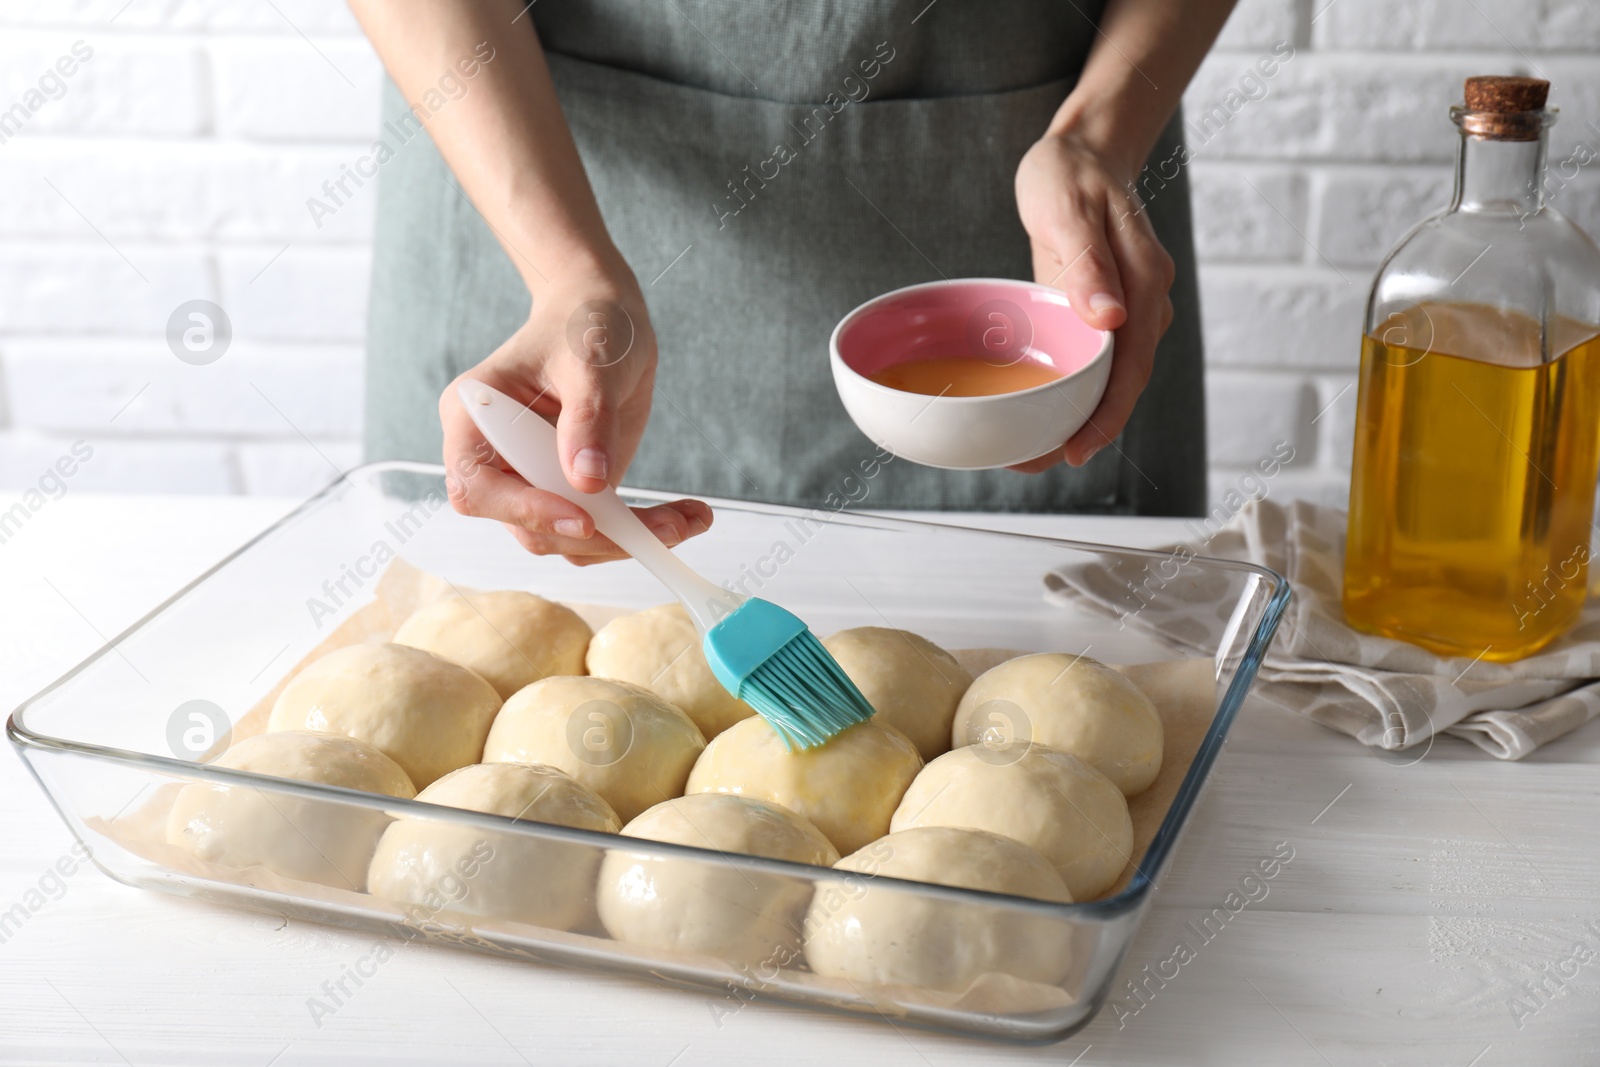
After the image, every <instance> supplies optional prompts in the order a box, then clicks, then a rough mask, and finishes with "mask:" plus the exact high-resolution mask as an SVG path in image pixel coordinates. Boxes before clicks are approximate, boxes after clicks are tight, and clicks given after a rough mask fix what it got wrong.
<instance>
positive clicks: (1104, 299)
mask: <svg viewBox="0 0 1600 1067" xmlns="http://www.w3.org/2000/svg"><path fill="white" fill-rule="evenodd" d="M1121 307H1122V301H1120V300H1118V299H1117V298H1116V297H1114V296H1112V295H1111V294H1110V293H1095V294H1094V295H1093V296H1091V297H1090V298H1089V310H1090V311H1093V312H1095V313H1097V314H1098V313H1099V312H1102V311H1115V310H1117V309H1118V308H1121Z"/></svg>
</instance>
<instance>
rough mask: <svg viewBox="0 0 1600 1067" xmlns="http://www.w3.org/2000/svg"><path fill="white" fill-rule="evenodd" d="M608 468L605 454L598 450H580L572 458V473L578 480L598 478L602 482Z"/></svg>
mask: <svg viewBox="0 0 1600 1067" xmlns="http://www.w3.org/2000/svg"><path fill="white" fill-rule="evenodd" d="M609 467H610V464H609V463H607V462H606V454H605V453H604V452H602V451H600V450H599V449H598V448H580V449H578V454H577V455H575V456H573V457H572V473H573V474H576V475H577V476H578V477H580V478H598V479H600V480H601V481H604V480H605V477H606V470H607V469H608V468H609Z"/></svg>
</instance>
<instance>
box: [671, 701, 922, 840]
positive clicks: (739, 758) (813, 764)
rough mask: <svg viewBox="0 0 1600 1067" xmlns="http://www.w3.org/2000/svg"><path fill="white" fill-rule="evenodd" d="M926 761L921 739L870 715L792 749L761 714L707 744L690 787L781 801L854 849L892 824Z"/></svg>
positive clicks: (880, 833) (703, 791) (694, 789)
mask: <svg viewBox="0 0 1600 1067" xmlns="http://www.w3.org/2000/svg"><path fill="white" fill-rule="evenodd" d="M921 769H922V757H921V756H918V755H917V746H915V745H913V744H912V743H911V742H910V741H909V740H907V739H906V736H905V735H904V734H902V733H900V732H899V731H898V730H894V729H892V728H890V727H887V726H879V725H878V724H877V723H875V722H872V721H870V720H869V721H867V722H863V723H857V724H856V725H855V726H852V727H850V728H849V729H848V730H845V731H844V732H843V733H841V734H839V735H838V736H836V737H834V738H832V739H831V740H830V741H828V742H827V743H826V744H824V745H821V746H819V747H817V748H811V749H796V750H795V751H793V752H790V751H789V750H788V749H786V748H784V747H783V741H782V740H781V739H779V737H778V734H777V732H776V731H775V730H773V728H772V727H771V726H770V725H768V723H767V720H765V719H763V718H761V717H760V716H757V717H755V718H753V719H745V720H744V721H743V722H739V723H735V724H734V725H733V726H731V727H729V728H728V729H727V730H725V731H723V732H722V734H721V735H719V736H718V737H717V738H716V740H714V741H712V742H711V744H710V745H708V746H706V751H705V755H703V756H701V757H700V761H699V762H698V763H696V764H695V765H694V773H693V774H691V775H689V785H688V788H687V790H686V791H687V792H690V793H737V794H740V795H742V796H747V797H759V798H760V799H762V800H770V801H772V802H773V803H774V804H781V805H783V806H784V807H786V808H788V809H789V810H790V811H792V812H795V813H796V814H798V815H802V816H804V817H805V818H807V819H810V820H811V822H813V823H814V824H815V825H816V827H817V829H819V830H821V831H822V832H823V833H824V834H826V835H828V840H829V841H832V842H833V844H834V847H835V848H837V849H838V850H839V851H840V852H841V853H848V852H854V851H855V850H856V849H858V848H860V847H861V846H862V845H865V844H866V843H867V842H868V841H871V840H873V839H874V838H878V837H882V836H883V835H884V834H886V833H888V832H889V816H890V815H892V814H893V813H894V806H895V805H896V804H898V803H899V802H900V797H901V796H902V795H903V794H904V793H905V791H906V786H908V785H909V784H911V779H912V778H914V777H916V774H917V771H919V770H921Z"/></svg>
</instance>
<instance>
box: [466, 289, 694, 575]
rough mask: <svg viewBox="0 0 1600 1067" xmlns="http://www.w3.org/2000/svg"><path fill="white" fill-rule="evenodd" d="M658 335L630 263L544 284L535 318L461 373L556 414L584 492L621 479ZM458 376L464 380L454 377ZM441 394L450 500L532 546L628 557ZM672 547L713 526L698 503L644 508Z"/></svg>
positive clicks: (566, 462) (572, 472) (564, 460)
mask: <svg viewBox="0 0 1600 1067" xmlns="http://www.w3.org/2000/svg"><path fill="white" fill-rule="evenodd" d="M655 375H656V339H655V333H654V331H653V330H652V329H651V328H650V316H649V313H648V312H647V311H646V310H645V305H644V299H643V297H642V296H641V295H640V293H639V286H638V283H637V282H636V281H635V280H634V278H633V274H632V272H631V271H629V270H628V268H627V267H626V266H624V265H621V264H620V263H618V264H617V265H616V266H614V267H610V268H601V269H596V270H588V271H584V272H582V273H581V274H580V275H579V276H577V277H574V278H569V279H565V280H563V281H562V282H559V283H556V284H553V285H551V286H547V287H544V288H541V289H540V290H539V292H538V293H537V294H536V296H535V297H534V301H533V310H532V311H531V313H530V314H529V316H528V321H527V322H526V323H525V324H524V325H523V326H522V328H521V329H519V330H518V331H517V332H516V333H515V334H513V335H512V336H511V338H510V339H509V340H508V341H506V343H505V344H503V345H501V346H500V347H499V348H498V349H496V350H495V352H494V353H493V354H492V355H490V356H489V358H488V359H485V360H484V361H483V362H482V363H480V364H478V365H477V366H476V367H474V368H472V369H471V370H470V371H468V372H467V373H466V374H464V375H462V377H463V378H472V379H475V380H477V381H480V382H484V383H486V384H488V385H491V386H493V387H494V388H496V389H498V390H500V391H501V392H502V393H505V394H506V395H507V396H510V397H512V398H513V399H515V400H518V401H520V402H521V403H523V404H526V405H528V406H529V407H531V408H532V409H533V410H534V411H535V412H537V413H538V414H539V415H542V416H547V417H550V418H551V419H552V421H554V422H555V425H556V437H557V439H558V441H559V442H560V445H559V447H560V450H561V466H562V469H563V470H565V471H566V474H567V480H568V481H569V482H571V483H572V485H573V487H574V488H576V489H578V490H579V491H581V492H585V493H593V492H598V491H599V490H601V489H604V488H606V487H607V486H613V487H614V486H615V485H616V484H617V482H618V481H619V480H620V479H621V477H622V472H623V471H624V470H626V469H627V466H628V464H629V463H630V462H631V461H632V459H633V454H634V452H635V451H636V450H637V449H638V447H639V438H640V436H641V435H643V433H644V426H645V421H646V419H648V418H649V415H650V394H651V390H652V388H653V387H654V384H655ZM458 381H459V379H458ZM456 384H457V383H456V382H452V383H451V384H450V386H449V388H447V389H445V391H444V394H443V395H442V396H441V397H440V398H439V420H440V422H441V423H443V425H444V462H445V467H446V468H447V472H448V473H447V479H446V484H447V486H448V488H449V494H450V503H451V504H452V505H453V506H454V507H455V509H456V510H457V511H459V512H461V514H463V515H475V516H480V517H483V518H490V519H498V520H499V521H501V522H503V523H505V524H506V526H507V528H508V529H510V531H511V533H512V535H513V536H515V537H516V539H517V540H518V541H519V542H521V544H522V546H523V547H524V548H526V549H527V550H528V551H530V552H534V553H537V554H539V555H550V554H559V555H562V556H565V557H566V558H567V559H568V560H570V561H571V562H573V563H577V564H588V563H598V562H601V561H603V560H609V559H622V558H624V557H625V555H626V553H624V552H623V551H622V550H621V549H619V548H618V547H617V546H616V545H615V544H613V543H612V541H611V540H610V539H609V538H607V537H605V536H603V535H600V534H597V533H596V532H595V529H594V520H593V519H591V518H590V517H589V515H588V513H587V512H585V511H584V510H583V509H582V508H579V507H578V506H577V505H575V504H572V503H571V502H569V501H567V500H564V499H562V498H561V497H559V496H556V495H555V494H554V493H547V492H544V491H542V490H539V489H535V488H533V487H532V486H530V485H529V484H528V483H527V482H526V481H524V480H523V479H522V477H521V476H520V475H518V474H517V473H516V472H515V471H513V470H511V468H510V466H509V465H507V464H506V463H505V462H504V461H503V460H502V459H501V458H500V457H499V456H498V455H497V454H496V453H495V451H494V449H493V448H492V447H490V445H489V443H488V442H487V441H486V440H484V437H483V435H482V434H481V433H479V432H478V428H477V426H476V425H475V424H474V423H473V421H472V420H471V418H469V417H468V416H467V413H466V411H465V410H463V408H462V406H461V401H460V400H459V399H458V398H457V397H456ZM636 510H637V511H638V514H639V517H640V518H641V519H643V520H644V523H645V525H646V526H649V527H650V528H651V529H652V530H653V531H655V534H656V536H657V537H659V538H661V540H662V542H663V543H665V544H667V545H669V546H670V545H676V544H678V543H679V542H680V541H683V540H685V539H686V538H689V537H693V536H694V535H695V534H698V533H704V532H705V531H706V530H707V529H709V528H710V526H711V509H710V508H709V507H707V506H706V505H705V504H704V503H702V502H700V501H698V500H679V501H674V502H673V503H671V504H662V505H659V506H657V507H651V508H639V509H636Z"/></svg>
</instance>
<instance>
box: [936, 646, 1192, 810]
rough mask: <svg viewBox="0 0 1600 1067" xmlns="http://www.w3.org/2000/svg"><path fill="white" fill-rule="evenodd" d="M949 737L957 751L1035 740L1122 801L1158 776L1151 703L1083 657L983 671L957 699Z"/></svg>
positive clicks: (1046, 656)
mask: <svg viewBox="0 0 1600 1067" xmlns="http://www.w3.org/2000/svg"><path fill="white" fill-rule="evenodd" d="M1019 709H1020V711H1019ZM996 733H998V734H999V735H1001V736H999V737H995V736H992V735H994V734H996ZM951 735H952V736H951V740H952V742H953V743H954V745H955V747H957V748H960V747H961V746H962V745H971V744H977V743H979V742H982V741H984V740H986V739H987V740H990V741H994V740H1006V741H1028V740H1033V741H1037V742H1039V743H1040V744H1043V745H1049V746H1050V747H1051V748H1055V749H1060V750H1061V751H1062V752H1070V753H1072V754H1073V755H1074V756H1077V757H1078V758H1079V759H1081V760H1083V762H1085V763H1087V764H1088V765H1089V766H1091V767H1093V768H1094V769H1095V770H1097V771H1099V772H1100V773H1101V774H1104V775H1105V776H1106V777H1107V778H1110V779H1111V780H1112V781H1113V782H1115V783H1116V784H1117V788H1118V789H1120V790H1122V794H1123V796H1129V797H1131V796H1134V795H1135V794H1137V793H1142V792H1143V791H1144V790H1145V789H1147V788H1148V787H1149V785H1150V783H1151V782H1153V781H1155V778H1156V774H1157V773H1158V772H1159V771H1160V770H1161V736H1162V735H1161V716H1160V715H1158V714H1157V713H1156V707H1155V705H1154V704H1152V703H1150V698H1149V697H1147V696H1145V695H1144V694H1143V693H1142V692H1140V691H1139V687H1138V686H1136V685H1134V684H1133V683H1132V682H1130V681H1128V679H1126V678H1124V677H1123V676H1122V675H1121V674H1118V673H1117V672H1116V671H1114V670H1112V669H1111V668H1110V667H1107V666H1106V665H1105V664H1104V663H1101V662H1100V661H1099V660H1093V659H1090V658H1089V657H1087V656H1069V655H1066V654H1065V653H1061V652H1042V653H1040V654H1038V655H1034V656H1019V657H1017V658H1016V659H1013V660H1007V661H1006V662H1005V663H1002V664H1000V665H999V666H998V667H995V668H993V669H992V670H989V671H986V672H984V673H983V674H982V675H980V676H979V678H978V680H977V681H975V682H973V683H972V688H970V689H968V690H967V695H966V696H964V697H962V698H961V707H960V708H959V709H957V711H956V718H955V725H954V726H953V727H952V729H951Z"/></svg>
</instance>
